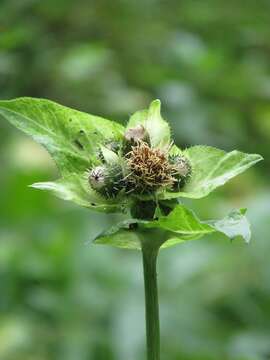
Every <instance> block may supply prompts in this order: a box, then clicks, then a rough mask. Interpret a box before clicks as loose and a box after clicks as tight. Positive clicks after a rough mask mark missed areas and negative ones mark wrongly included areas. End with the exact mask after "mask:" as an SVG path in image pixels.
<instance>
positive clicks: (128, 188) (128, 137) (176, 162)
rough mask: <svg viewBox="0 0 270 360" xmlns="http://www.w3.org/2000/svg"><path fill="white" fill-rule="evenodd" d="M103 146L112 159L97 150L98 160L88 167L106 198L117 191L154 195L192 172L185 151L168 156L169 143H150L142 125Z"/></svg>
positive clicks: (90, 178) (181, 182)
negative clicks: (161, 144)
mask: <svg viewBox="0 0 270 360" xmlns="http://www.w3.org/2000/svg"><path fill="white" fill-rule="evenodd" d="M105 147H106V149H107V151H109V152H111V153H112V154H113V157H112V158H113V160H112V161H106V159H105V158H104V156H103V152H102V151H100V156H99V158H100V161H101V164H100V165H98V166H96V167H94V168H92V169H91V170H90V171H89V174H88V181H89V184H90V186H91V187H92V189H94V190H95V191H97V192H98V193H100V194H101V195H103V196H105V197H106V198H107V199H110V198H115V197H117V196H118V195H119V194H120V193H121V194H126V195H129V194H130V195H135V196H136V195H151V194H152V195H153V194H154V193H156V192H157V191H159V190H160V189H164V188H166V189H171V190H180V189H181V188H182V187H183V186H184V185H185V183H186V182H187V180H188V178H189V176H190V174H191V165H190V162H189V160H188V159H187V158H186V157H185V156H184V155H175V156H170V155H169V151H170V147H168V148H167V149H166V150H164V149H159V148H153V147H151V144H150V138H149V134H148V132H147V131H146V129H145V128H144V126H142V125H138V126H136V127H134V128H130V129H128V130H127V131H126V132H125V134H124V138H123V141H122V142H121V143H116V142H115V141H114V142H108V143H107V144H105Z"/></svg>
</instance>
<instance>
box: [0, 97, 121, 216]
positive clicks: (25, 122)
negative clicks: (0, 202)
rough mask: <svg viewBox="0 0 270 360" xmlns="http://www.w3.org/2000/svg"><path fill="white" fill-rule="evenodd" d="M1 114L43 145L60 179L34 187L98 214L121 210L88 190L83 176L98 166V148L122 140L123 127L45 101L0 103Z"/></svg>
mask: <svg viewBox="0 0 270 360" xmlns="http://www.w3.org/2000/svg"><path fill="white" fill-rule="evenodd" d="M0 114H1V115H2V116H3V117H4V118H6V119H7V120H8V121H9V122H10V123H11V124H13V125H14V126H16V127H17V128H18V129H20V130H22V131H23V132H25V133H26V134H28V135H30V136H31V137H32V138H33V139H34V140H35V141H37V142H38V143H39V144H41V145H43V146H44V147H45V148H46V149H47V151H48V152H49V153H50V155H51V156H52V158H53V159H54V161H55V163H56V165H57V167H58V169H59V172H60V174H61V176H62V177H61V179H59V180H57V181H55V182H48V183H37V184H33V187H35V188H38V189H42V190H49V191H52V192H53V193H54V194H55V195H56V196H58V197H60V198H62V199H64V200H71V201H73V202H75V203H76V204H78V205H82V206H86V207H89V208H93V209H95V210H97V211H105V212H107V211H109V212H110V211H119V210H120V209H121V207H122V204H119V202H118V201H111V202H108V201H106V200H105V199H103V198H102V197H101V196H99V195H98V194H96V193H95V192H94V191H93V190H91V188H90V186H89V185H88V183H87V178H86V176H85V175H86V171H87V170H88V169H89V168H90V167H91V166H93V165H95V164H96V163H97V152H98V149H99V144H103V143H105V141H106V140H116V141H117V140H121V139H122V137H123V133H124V128H123V126H121V125H120V124H118V123H116V122H112V121H109V120H106V119H103V118H101V117H99V116H93V115H89V114H86V113H83V112H80V111H77V110H73V109H70V108H67V107H65V106H62V105H59V104H57V103H55V102H52V101H49V100H44V99H33V98H19V99H15V100H9V101H0Z"/></svg>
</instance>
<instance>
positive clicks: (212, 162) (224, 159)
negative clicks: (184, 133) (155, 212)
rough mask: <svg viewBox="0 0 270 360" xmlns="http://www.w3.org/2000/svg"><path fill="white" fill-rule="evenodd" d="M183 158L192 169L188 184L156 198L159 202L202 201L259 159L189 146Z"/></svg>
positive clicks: (237, 153)
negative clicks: (182, 199)
mask: <svg viewBox="0 0 270 360" xmlns="http://www.w3.org/2000/svg"><path fill="white" fill-rule="evenodd" d="M174 151H175V152H177V151H178V149H177V148H174ZM183 154H184V155H185V156H186V157H187V158H188V159H189V160H190V163H191V166H192V174H191V177H190V179H189V181H188V182H187V184H186V186H185V187H184V188H183V190H182V191H180V192H168V191H167V192H164V193H163V194H160V196H159V198H163V199H172V198H177V197H187V198H193V199H199V198H202V197H205V196H207V195H208V194H209V193H210V192H212V191H213V190H215V189H216V188H217V187H219V186H222V185H224V184H225V183H226V182H227V181H229V180H230V179H232V178H233V177H235V176H237V175H239V174H240V173H242V172H244V171H245V170H247V169H248V168H250V167H251V166H253V165H255V164H256V163H257V162H259V161H261V160H262V159H263V158H262V156H260V155H257V154H245V153H242V152H240V151H236V150H234V151H232V152H229V153H226V152H225V151H223V150H219V149H216V148H213V147H210V146H193V147H190V148H188V149H186V150H185V151H184V152H183Z"/></svg>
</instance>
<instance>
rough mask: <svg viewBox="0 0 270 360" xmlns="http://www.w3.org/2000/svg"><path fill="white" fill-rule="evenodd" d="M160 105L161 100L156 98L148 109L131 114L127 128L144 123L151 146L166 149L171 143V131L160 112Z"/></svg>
mask: <svg viewBox="0 0 270 360" xmlns="http://www.w3.org/2000/svg"><path fill="white" fill-rule="evenodd" d="M160 106H161V105H160V101H159V100H154V101H153V102H152V103H151V104H150V107H149V109H148V110H141V111H137V112H136V113H135V114H134V115H132V116H131V118H130V120H129V122H128V124H127V129H129V128H133V127H136V126H137V125H143V126H144V127H145V129H146V130H147V132H148V133H149V136H150V142H151V146H152V147H158V148H161V149H166V148H168V147H169V145H170V141H171V132H170V127H169V124H168V123H167V122H166V121H165V120H164V119H163V118H162V116H161V114H160Z"/></svg>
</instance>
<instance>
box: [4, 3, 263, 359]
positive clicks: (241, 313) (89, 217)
mask: <svg viewBox="0 0 270 360" xmlns="http://www.w3.org/2000/svg"><path fill="white" fill-rule="evenodd" d="M269 14H270V3H269V1H267V0H257V1H256V2H255V1H252V0H245V1H244V0H236V1H230V0H229V1H226V2H224V1H216V0H215V1H214V0H206V1H204V2H199V1H195V0H194V1H188V0H184V1H181V2H179V1H177V0H169V1H162V0H148V1H145V0H136V1H133V0H131V1H127V0H114V1H105V0H98V1H94V0H92V1H84V0H77V1H76V2H74V1H71V0H65V1H64V0H57V1H52V0H47V1H39V0H1V1H0V98H1V99H9V98H14V97H19V96H35V97H45V98H50V99H53V100H55V101H58V102H60V103H62V104H65V105H67V106H70V107H75V108H78V109H80V110H83V111H88V112H91V113H93V114H99V115H103V116H105V117H109V118H112V119H116V120H119V121H121V122H123V123H124V122H125V121H126V120H127V118H128V116H129V115H130V114H131V113H132V112H134V111H135V110H137V109H140V108H144V107H145V106H147V105H148V103H149V102H150V101H151V100H152V99H153V98H157V97H158V98H160V99H161V100H162V102H163V115H164V116H165V117H166V118H167V119H169V121H170V123H171V126H172V129H173V134H174V137H175V139H176V142H177V143H178V144H179V145H181V146H183V147H185V146H188V145H190V144H201V143H202V144H204V143H206V144H209V145H213V146H218V147H221V148H223V149H225V150H232V149H234V148H238V149H241V150H242V151H246V152H256V153H261V154H262V155H263V156H264V157H265V161H264V163H262V164H259V165H258V166H256V168H254V169H251V170H249V171H248V172H247V173H246V174H244V175H241V176H239V177H238V178H237V179H235V180H233V181H232V182H230V183H229V185H226V187H224V188H223V189H221V190H218V191H216V192H215V193H213V194H212V195H210V196H209V197H208V198H207V199H203V200H197V201H193V202H192V204H191V205H192V206H193V207H194V208H195V209H196V210H197V211H198V212H199V214H200V215H201V217H203V218H205V219H208V218H210V217H214V218H216V217H218V216H222V215H224V214H225V213H226V211H227V210H230V209H231V208H234V207H239V206H240V207H241V206H247V207H248V208H249V212H248V217H249V219H250V221H251V223H252V229H253V240H252V243H251V244H250V246H246V245H244V244H242V243H240V242H237V241H236V242H233V243H228V242H226V241H225V240H224V239H222V238H217V237H215V236H211V237H209V238H206V239H205V240H201V241H198V242H193V243H187V244H183V245H179V246H178V247H176V248H173V249H169V250H165V251H164V252H163V253H162V254H161V256H160V261H159V282H160V301H161V323H162V354H163V358H164V359H170V360H178V359H179V360H180V359H185V360H216V359H222V360H223V359H224V360H266V359H269V358H270V340H269V339H270V286H269V278H270V267H269V255H268V254H269V250H270V243H269V231H270V225H269V213H270V189H269V182H268V181H269V165H270V160H269V159H270V156H269V155H270V147H269V141H270V102H269V100H270V58H269V54H270V40H269V39H270V27H269V21H270V15H269ZM0 162H1V173H0V188H1V202H0V359H1V360H21V359H23V360H49V359H50V360H59V359H61V360H62V359H65V360H77V359H80V360H90V359H91V360H103V359H104V360H105V359H106V360H135V359H143V358H144V314H143V283H142V272H141V259H140V256H139V253H136V252H129V251H123V250H117V249H113V248H106V247H102V246H91V245H90V244H89V241H90V240H91V238H92V237H93V236H94V235H95V234H97V233H98V232H99V231H101V230H102V229H104V228H105V227H107V226H109V225H110V224H112V223H113V221H114V217H113V216H105V215H100V214H99V215H97V214H94V213H91V212H89V211H87V210H84V209H80V208H76V207H75V206H73V205H70V204H69V203H65V202H62V201H60V200H57V199H55V198H53V197H52V196H51V195H50V194H46V193H42V192H38V191H35V190H32V189H29V188H28V187H27V185H28V184H31V183H33V182H36V181H40V180H49V179H53V178H55V177H56V169H55V167H54V165H53V163H52V161H51V160H50V159H49V157H48V155H47V154H46V152H45V151H44V150H43V149H41V148H40V147H39V146H38V145H36V144H35V143H33V141H31V140H30V139H29V138H27V137H26V136H25V135H23V134H21V133H20V132H18V131H17V130H15V129H13V128H12V127H11V126H10V125H9V124H7V122H6V121H3V119H1V122H0Z"/></svg>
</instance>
